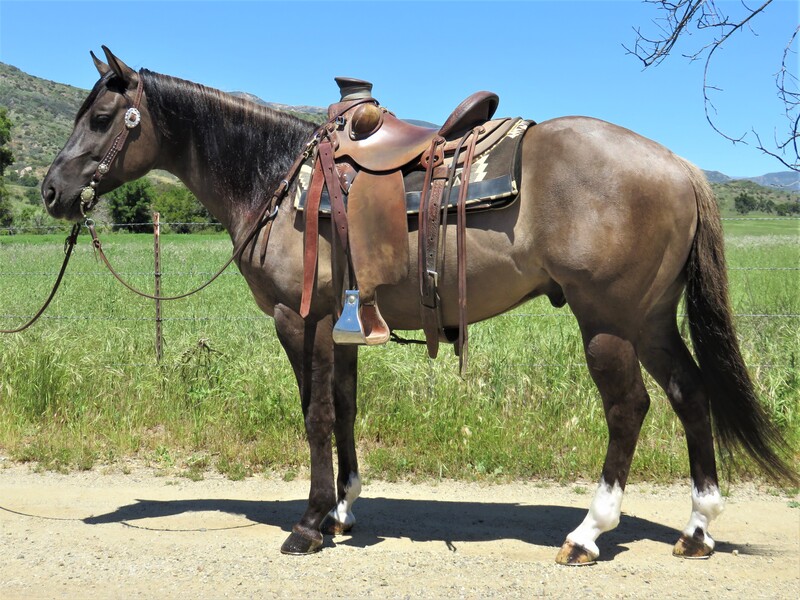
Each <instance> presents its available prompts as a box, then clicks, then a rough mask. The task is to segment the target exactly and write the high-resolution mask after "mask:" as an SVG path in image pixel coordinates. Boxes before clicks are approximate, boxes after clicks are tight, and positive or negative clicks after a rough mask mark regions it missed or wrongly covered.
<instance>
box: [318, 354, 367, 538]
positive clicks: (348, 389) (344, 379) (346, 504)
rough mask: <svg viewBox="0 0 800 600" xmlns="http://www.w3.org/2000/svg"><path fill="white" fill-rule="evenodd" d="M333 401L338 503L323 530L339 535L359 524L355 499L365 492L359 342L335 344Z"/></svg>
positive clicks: (323, 531)
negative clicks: (358, 423) (358, 424)
mask: <svg viewBox="0 0 800 600" xmlns="http://www.w3.org/2000/svg"><path fill="white" fill-rule="evenodd" d="M333 352H334V363H333V377H334V379H333V402H334V407H335V409H336V422H335V424H334V426H333V431H334V435H335V436H336V453H337V455H338V457H339V474H338V477H337V479H336V492H337V493H336V497H337V504H336V507H335V508H334V509H333V510H332V511H331V512H330V513H329V514H328V518H327V519H325V521H324V522H323V524H322V533H327V534H331V535H337V534H341V533H345V532H347V531H350V530H351V529H352V528H353V525H355V522H356V518H355V516H354V515H353V510H352V508H353V503H354V502H355V501H356V499H357V498H358V496H359V494H360V493H361V479H360V478H359V476H358V458H357V456H356V443H355V420H356V390H357V385H358V376H357V372H358V346H339V345H337V346H334V350H333Z"/></svg>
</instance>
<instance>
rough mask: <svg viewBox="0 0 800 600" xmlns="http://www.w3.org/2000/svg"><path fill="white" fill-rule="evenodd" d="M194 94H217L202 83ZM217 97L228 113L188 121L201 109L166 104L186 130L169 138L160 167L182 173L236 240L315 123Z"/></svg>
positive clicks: (271, 191)
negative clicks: (188, 116)
mask: <svg viewBox="0 0 800 600" xmlns="http://www.w3.org/2000/svg"><path fill="white" fill-rule="evenodd" d="M192 93H195V94H201V93H202V94H216V92H215V91H213V90H207V89H206V88H202V87H199V86H198V88H197V89H193V90H192ZM214 99H215V101H216V103H217V104H218V105H220V111H223V112H224V113H225V114H212V115H210V118H209V119H205V120H204V119H200V118H193V117H194V115H192V118H189V119H188V120H187V117H186V114H187V113H188V114H191V111H192V110H194V111H196V110H197V109H196V108H190V107H188V106H167V107H162V109H161V112H162V114H172V115H177V117H176V119H184V121H183V122H182V123H180V124H179V127H180V130H179V129H178V127H176V128H175V129H174V130H171V131H170V132H169V134H168V135H165V136H164V138H163V143H162V152H161V154H162V156H161V160H160V161H159V163H160V164H159V165H158V166H159V167H160V168H163V169H165V170H167V171H169V172H171V173H172V174H174V175H175V176H177V177H178V178H179V179H180V180H181V181H182V182H183V183H184V184H185V185H186V187H187V188H189V190H190V191H191V192H192V193H193V194H194V195H195V197H197V199H198V200H199V201H200V202H201V203H202V204H203V205H204V206H205V207H206V208H207V209H208V211H209V212H210V213H211V214H212V215H213V216H214V217H215V218H216V219H217V220H218V221H219V222H220V223H222V225H223V226H224V227H225V229H227V230H228V232H229V233H230V234H231V237H232V239H233V241H234V243H235V242H236V241H237V238H239V237H240V236H241V235H243V234H244V232H245V231H246V230H248V229H249V227H250V223H251V222H252V220H253V219H254V218H255V215H256V214H257V213H258V212H259V211H260V210H261V209H262V208H263V206H264V204H265V203H266V202H267V201H268V200H269V199H270V197H271V195H272V193H273V191H274V190H275V189H276V188H277V186H278V185H279V183H280V181H281V179H283V176H284V174H285V172H286V170H287V169H288V168H289V166H290V165H291V163H292V162H293V160H294V158H295V156H296V155H297V154H299V152H300V151H301V150H302V147H303V144H304V143H305V142H306V141H308V138H309V137H310V134H311V132H312V131H313V125H311V124H310V123H306V122H305V121H301V120H299V119H295V118H293V117H290V118H286V116H284V115H282V114H281V113H277V111H272V110H270V109H267V108H263V109H262V108H261V107H254V106H253V105H248V104H246V103H243V102H242V103H239V102H237V101H231V100H229V99H224V101H223V102H220V101H219V96H214ZM172 102H174V103H176V104H177V103H179V102H180V100H179V99H173V100H172ZM188 102H189V100H187V103H188ZM237 111H240V112H241V113H242V114H238V112H237ZM167 127H169V125H167ZM178 131H180V133H181V135H178V133H177V132H178Z"/></svg>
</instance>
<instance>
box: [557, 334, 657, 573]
mask: <svg viewBox="0 0 800 600" xmlns="http://www.w3.org/2000/svg"><path fill="white" fill-rule="evenodd" d="M581 330H582V333H583V341H584V349H585V353H586V361H587V364H588V366H589V371H590V373H591V375H592V378H593V379H594V382H595V384H596V385H597V388H598V389H599V391H600V395H601V397H602V399H603V408H604V409H605V414H606V422H607V424H608V434H609V438H608V450H607V451H606V459H605V463H604V464H603V472H602V477H601V478H600V483H599V484H598V486H597V490H596V491H595V495H594V498H593V500H592V504H591V507H590V508H589V512H588V514H587V515H586V518H585V519H584V520H583V522H582V523H581V524H580V525H579V526H578V528H577V529H575V530H574V531H573V532H572V533H570V534H569V535H567V540H566V541H565V542H564V545H563V546H562V547H561V550H560V551H559V553H558V556H557V557H556V562H558V563H560V564H565V565H585V564H592V563H594V561H595V560H596V559H597V557H598V556H599V555H600V551H599V549H598V548H597V544H596V543H595V541H596V540H597V538H598V537H599V536H600V534H601V533H603V532H605V531H609V530H611V529H613V528H614V527H616V526H617V524H618V523H619V518H620V513H621V510H622V493H623V490H624V489H625V483H626V481H627V479H628V472H629V470H630V466H631V460H632V459H633V452H634V450H635V448H636V442H637V440H638V438H639V431H640V429H641V426H642V422H643V421H644V417H645V415H646V414H647V410H648V408H649V406H650V398H649V397H648V395H647V391H646V390H645V387H644V383H643V382H642V373H641V369H640V367H639V360H638V358H637V356H636V352H635V350H634V347H633V344H632V343H631V342H630V341H629V340H627V339H625V338H623V337H619V336H617V335H613V334H610V333H601V332H598V331H588V330H587V329H586V328H584V327H581Z"/></svg>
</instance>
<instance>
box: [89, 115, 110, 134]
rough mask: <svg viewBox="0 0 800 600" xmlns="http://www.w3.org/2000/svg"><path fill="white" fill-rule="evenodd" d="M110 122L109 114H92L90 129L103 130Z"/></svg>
mask: <svg viewBox="0 0 800 600" xmlns="http://www.w3.org/2000/svg"><path fill="white" fill-rule="evenodd" d="M110 124H111V117H110V116H109V115H94V116H93V117H92V120H91V125H92V129H94V130H95V131H105V130H106V129H108V126H109V125H110Z"/></svg>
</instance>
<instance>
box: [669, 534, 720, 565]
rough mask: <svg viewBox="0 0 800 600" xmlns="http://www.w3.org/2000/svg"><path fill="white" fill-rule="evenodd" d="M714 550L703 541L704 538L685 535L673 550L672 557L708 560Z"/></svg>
mask: <svg viewBox="0 0 800 600" xmlns="http://www.w3.org/2000/svg"><path fill="white" fill-rule="evenodd" d="M713 552H714V549H713V548H712V547H711V546H709V545H708V544H706V543H705V541H703V539H702V538H698V537H694V536H689V535H686V534H683V535H682V536H681V538H680V539H679V540H678V543H677V544H675V547H674V548H673V549H672V556H678V557H680V558H700V559H704V558H708V557H709V556H711V554H712V553H713Z"/></svg>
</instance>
